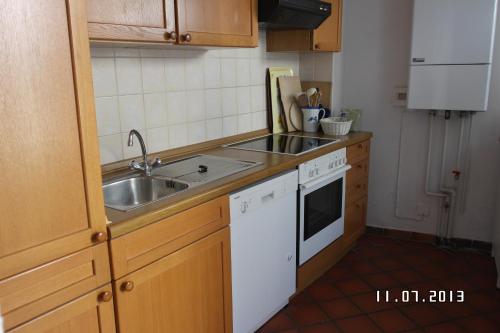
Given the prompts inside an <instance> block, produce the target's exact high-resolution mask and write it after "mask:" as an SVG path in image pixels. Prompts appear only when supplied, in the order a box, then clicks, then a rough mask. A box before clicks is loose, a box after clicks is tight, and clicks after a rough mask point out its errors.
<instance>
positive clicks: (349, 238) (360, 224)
mask: <svg viewBox="0 0 500 333" xmlns="http://www.w3.org/2000/svg"><path fill="white" fill-rule="evenodd" d="M366 205H367V197H364V198H361V199H359V200H358V201H355V202H353V203H351V204H348V205H347V206H346V211H345V220H344V245H345V246H350V245H351V244H352V243H354V242H355V241H356V240H357V239H358V238H359V236H361V235H362V234H363V232H364V230H365V226H366Z"/></svg>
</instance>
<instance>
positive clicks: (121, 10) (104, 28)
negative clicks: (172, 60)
mask: <svg viewBox="0 0 500 333" xmlns="http://www.w3.org/2000/svg"><path fill="white" fill-rule="evenodd" d="M87 11H88V22H89V24H88V27H89V36H90V38H91V39H93V40H112V41H131V42H134V41H145V42H163V43H165V42H169V43H175V41H176V38H177V35H176V31H175V4H174V0H87Z"/></svg>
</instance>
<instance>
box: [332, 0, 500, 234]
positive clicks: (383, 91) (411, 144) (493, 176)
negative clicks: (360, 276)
mask: <svg viewBox="0 0 500 333" xmlns="http://www.w3.org/2000/svg"><path fill="white" fill-rule="evenodd" d="M412 6H413V2H412V1H411V0H370V1H368V0H347V1H345V2H344V18H343V33H344V36H343V51H342V55H341V58H342V67H343V68H342V78H341V82H342V88H341V90H342V98H341V100H342V104H343V106H344V107H355V108H360V109H362V110H363V118H362V128H363V129H365V130H369V131H372V132H373V133H374V139H373V142H372V159H371V170H370V193H369V207H368V224H369V225H372V226H380V227H386V228H392V229H399V230H409V231H417V232H424V233H431V234H433V233H435V231H436V223H437V219H438V216H439V214H438V212H439V209H440V208H439V207H440V205H439V199H436V198H429V197H426V196H425V195H424V194H423V193H424V179H425V165H426V154H427V135H428V116H427V113H426V112H421V111H419V112H416V111H407V110H405V109H402V108H398V107H394V106H393V105H392V94H393V89H394V87H396V86H401V85H406V84H407V81H408V66H409V53H410V38H411V21H412ZM497 27H498V28H497V38H496V39H497V41H496V46H497V47H496V49H497V51H496V52H495V56H494V65H493V73H492V85H491V93H490V107H489V110H488V112H486V113H481V114H477V115H476V116H475V117H474V123H473V129H472V147H473V153H472V160H471V174H470V186H469V195H468V198H467V205H466V211H465V213H464V214H459V215H458V216H457V219H456V221H455V228H454V234H453V235H454V237H459V238H469V239H477V240H483V241H491V235H492V227H493V221H494V219H495V210H496V207H495V205H496V194H497V179H498V177H499V170H500V154H499V153H498V151H499V141H498V140H499V137H500V94H498V91H499V89H500V24H498V25H497ZM334 85H335V83H334ZM440 122H441V124H438V125H437V130H438V132H439V131H442V120H440ZM452 122H453V126H452V131H451V133H450V139H453V138H454V137H456V136H457V135H455V134H456V128H457V125H458V120H453V121H452ZM400 134H401V135H402V137H401V138H402V145H401V146H400V145H399V139H400ZM436 141H437V142H438V143H440V142H441V138H440V137H439V135H438V137H437V138H436ZM454 145H455V142H454V141H451V145H450V147H454ZM400 149H401V152H402V158H401V165H399V166H398V156H399V151H400ZM436 149H437V151H436V155H439V154H440V152H439V149H440V148H439V146H438V147H437V148H436ZM452 149H453V148H452ZM449 160H453V154H450V156H449ZM447 167H450V168H451V163H448V164H447ZM432 169H433V177H432V178H431V181H432V185H433V187H434V188H435V187H436V185H437V175H436V172H438V165H437V164H435V165H433V168H432ZM398 171H401V172H400V176H401V178H400V190H401V205H400V210H399V212H400V214H402V215H407V216H411V217H416V218H417V219H418V218H419V217H418V216H417V215H418V214H417V213H418V211H417V205H420V206H423V207H428V209H429V213H430V214H429V216H427V217H424V218H422V221H414V220H411V219H401V218H396V217H395V215H394V212H395V201H396V179H397V174H398ZM447 182H448V183H449V184H450V185H451V184H452V183H453V179H452V178H451V176H449V175H448V177H447ZM424 210H425V209H424Z"/></svg>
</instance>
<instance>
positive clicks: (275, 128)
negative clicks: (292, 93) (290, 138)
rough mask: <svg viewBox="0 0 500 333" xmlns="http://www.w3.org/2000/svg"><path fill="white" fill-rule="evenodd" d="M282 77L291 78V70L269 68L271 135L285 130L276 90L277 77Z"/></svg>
mask: <svg viewBox="0 0 500 333" xmlns="http://www.w3.org/2000/svg"><path fill="white" fill-rule="evenodd" d="M282 76H293V70H292V69H291V68H287V67H271V68H269V91H270V103H271V109H270V112H271V115H272V132H273V133H283V132H285V131H286V130H287V126H286V123H285V117H284V113H283V112H282V105H281V102H280V98H279V90H278V77H282Z"/></svg>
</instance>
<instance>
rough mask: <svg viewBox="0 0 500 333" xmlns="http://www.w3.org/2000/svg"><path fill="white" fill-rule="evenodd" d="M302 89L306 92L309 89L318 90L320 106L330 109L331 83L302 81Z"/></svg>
mask: <svg viewBox="0 0 500 333" xmlns="http://www.w3.org/2000/svg"><path fill="white" fill-rule="evenodd" d="M301 85H302V89H303V90H307V89H309V88H319V89H320V93H321V101H320V103H321V106H322V107H325V108H327V107H331V106H332V101H331V93H332V83H331V82H326V81H302V82H301Z"/></svg>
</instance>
